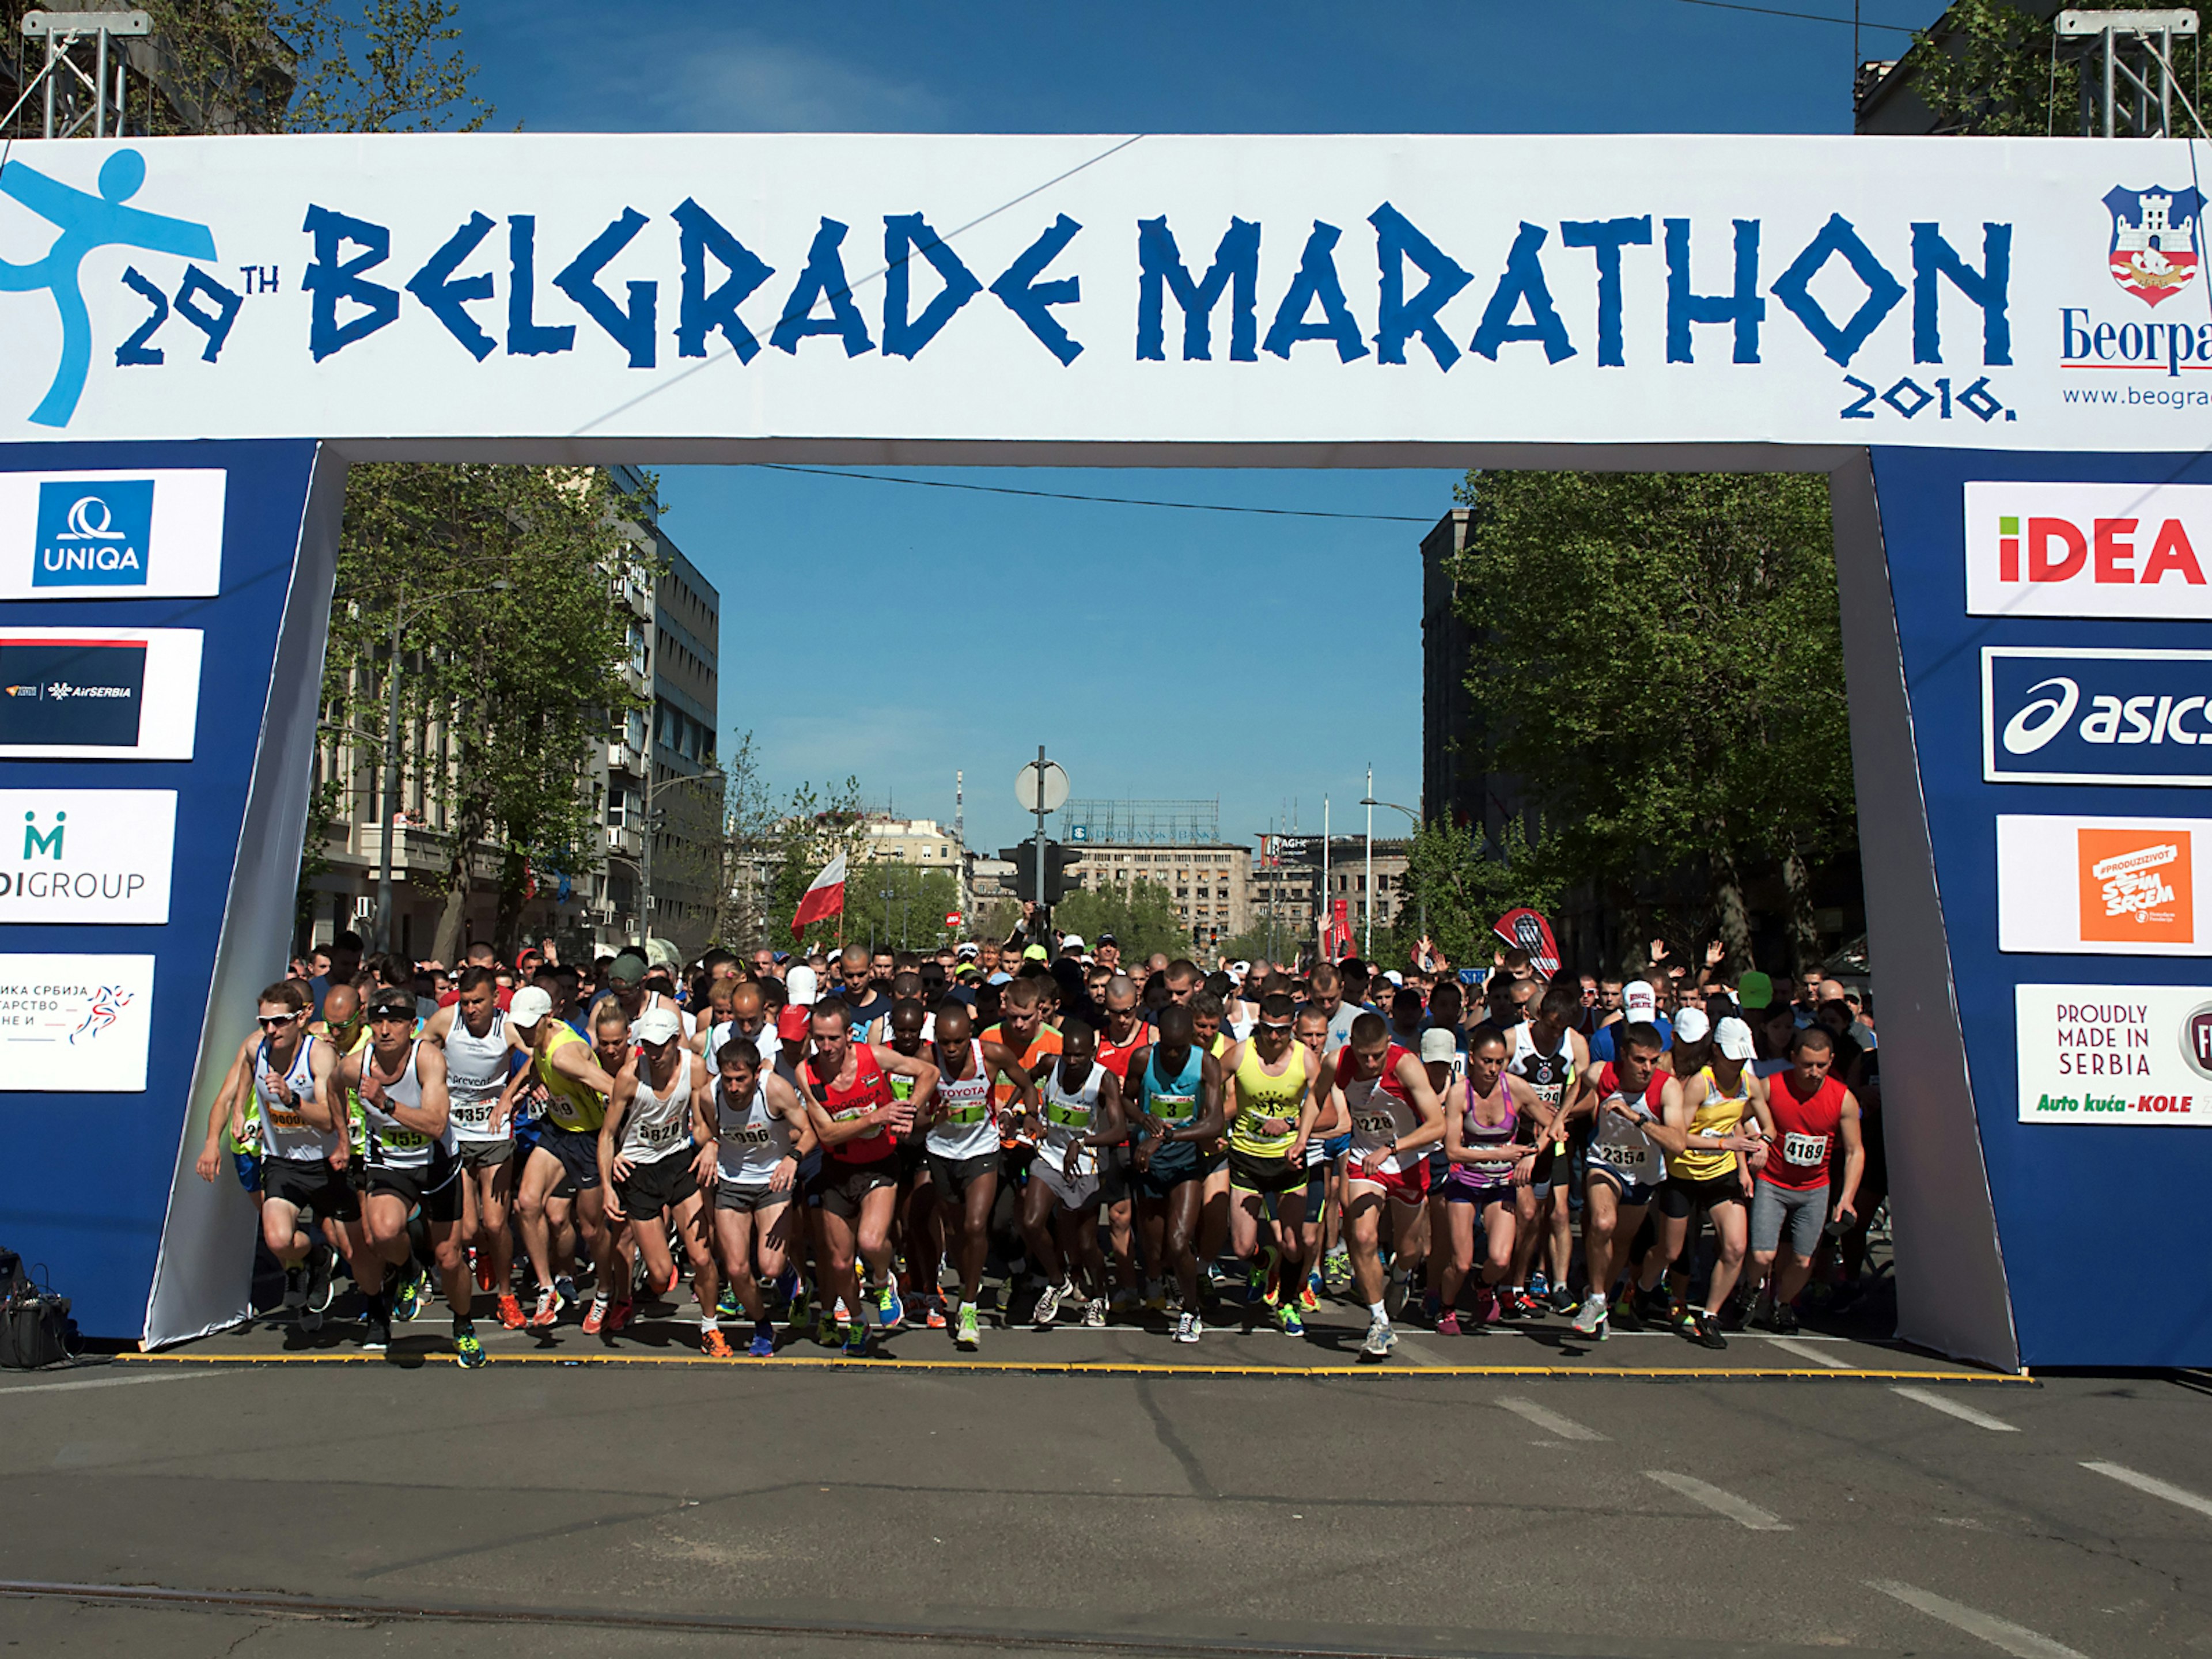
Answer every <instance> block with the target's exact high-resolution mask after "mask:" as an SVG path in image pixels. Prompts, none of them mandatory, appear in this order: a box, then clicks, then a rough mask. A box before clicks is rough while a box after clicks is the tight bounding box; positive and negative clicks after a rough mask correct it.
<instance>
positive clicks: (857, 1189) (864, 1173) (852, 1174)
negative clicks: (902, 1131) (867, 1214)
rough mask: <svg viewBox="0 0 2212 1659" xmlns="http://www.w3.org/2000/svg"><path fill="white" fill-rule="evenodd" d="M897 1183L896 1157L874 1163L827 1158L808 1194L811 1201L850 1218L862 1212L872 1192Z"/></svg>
mask: <svg viewBox="0 0 2212 1659" xmlns="http://www.w3.org/2000/svg"><path fill="white" fill-rule="evenodd" d="M897 1184H898V1160H897V1159H896V1158H878V1159H877V1160H876V1161H875V1162H874V1163H872V1164H832V1163H831V1162H830V1161H829V1159H828V1158H824V1159H823V1160H822V1170H821V1173H820V1174H819V1175H817V1176H815V1177H814V1181H813V1184H812V1185H811V1187H810V1188H808V1189H807V1194H806V1196H807V1200H808V1201H809V1202H810V1203H813V1204H818V1205H819V1206H821V1207H822V1208H823V1209H824V1210H827V1211H828V1212H829V1213H830V1214H831V1215H836V1216H842V1217H844V1218H845V1219H846V1220H848V1221H850V1220H852V1219H853V1218H855V1217H856V1216H858V1215H859V1214H860V1204H861V1201H862V1200H864V1199H866V1197H867V1195H868V1194H870V1193H872V1192H874V1191H876V1190H877V1188H881V1187H892V1186H896V1185H897Z"/></svg>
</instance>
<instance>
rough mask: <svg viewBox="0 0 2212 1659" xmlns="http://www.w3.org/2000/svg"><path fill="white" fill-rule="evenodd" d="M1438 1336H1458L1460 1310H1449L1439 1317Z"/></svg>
mask: <svg viewBox="0 0 2212 1659" xmlns="http://www.w3.org/2000/svg"><path fill="white" fill-rule="evenodd" d="M1458 1334H1459V1310H1457V1309H1456V1308H1447V1309H1445V1310H1443V1313H1442V1314H1440V1315H1438V1316H1437V1335H1438V1336H1457V1335H1458Z"/></svg>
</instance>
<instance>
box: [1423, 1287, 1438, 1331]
mask: <svg viewBox="0 0 2212 1659" xmlns="http://www.w3.org/2000/svg"><path fill="white" fill-rule="evenodd" d="M1443 1315H1444V1299H1443V1297H1440V1296H1438V1295H1437V1293H1436V1292H1435V1291H1427V1292H1425V1294H1424V1295H1423V1296H1422V1297H1421V1323H1423V1324H1424V1325H1429V1326H1433V1325H1434V1324H1435V1323H1436V1322H1437V1321H1438V1320H1439V1319H1442V1318H1443Z"/></svg>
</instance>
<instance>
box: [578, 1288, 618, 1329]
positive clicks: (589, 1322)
mask: <svg viewBox="0 0 2212 1659" xmlns="http://www.w3.org/2000/svg"><path fill="white" fill-rule="evenodd" d="M611 1305H612V1304H610V1303H609V1301H608V1300H607V1298H606V1297H605V1296H595V1297H592V1305H591V1306H590V1307H589V1308H588V1309H586V1310H585V1313H584V1334H585V1335H586V1336H597V1335H598V1334H599V1333H600V1332H601V1331H603V1330H605V1329H606V1328H607V1310H608V1308H609V1307H610V1306H611Z"/></svg>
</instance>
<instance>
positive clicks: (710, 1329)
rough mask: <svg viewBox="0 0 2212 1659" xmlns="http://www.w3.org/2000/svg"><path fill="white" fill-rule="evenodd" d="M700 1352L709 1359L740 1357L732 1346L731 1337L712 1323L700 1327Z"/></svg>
mask: <svg viewBox="0 0 2212 1659" xmlns="http://www.w3.org/2000/svg"><path fill="white" fill-rule="evenodd" d="M699 1352H701V1353H703V1354H705V1355H706V1356H707V1358H709V1359H735V1358H737V1357H738V1356H737V1352H736V1351H735V1350H734V1349H732V1347H731V1346H730V1343H729V1339H728V1338H726V1337H725V1336H724V1335H723V1334H721V1332H720V1331H719V1330H717V1329H716V1328H714V1326H712V1325H706V1326H702V1327H701V1328H700V1331H699Z"/></svg>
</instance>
